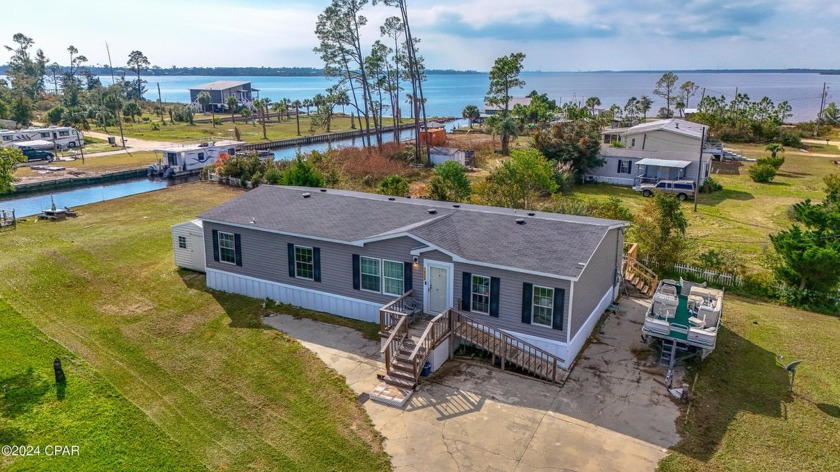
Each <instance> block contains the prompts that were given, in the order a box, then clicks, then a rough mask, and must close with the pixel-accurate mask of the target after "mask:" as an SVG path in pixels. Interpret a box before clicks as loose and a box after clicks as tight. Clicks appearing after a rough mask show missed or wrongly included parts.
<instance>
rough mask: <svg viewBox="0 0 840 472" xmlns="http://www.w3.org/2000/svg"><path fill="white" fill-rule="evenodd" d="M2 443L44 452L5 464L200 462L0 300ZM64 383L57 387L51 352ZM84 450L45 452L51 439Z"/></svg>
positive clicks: (168, 466)
mask: <svg viewBox="0 0 840 472" xmlns="http://www.w3.org/2000/svg"><path fill="white" fill-rule="evenodd" d="M0 345H2V346H3V349H2V351H0V385H3V386H4V390H5V393H4V395H3V397H2V398H0V444H3V445H11V444H15V445H29V446H32V447H35V446H40V453H41V455H40V456H39V455H33V456H28V457H11V456H5V457H3V456H0V469H3V470H9V471H11V470H70V469H73V468H78V470H196V469H200V468H202V467H203V465H202V464H201V463H200V462H199V461H198V460H197V459H196V458H195V457H194V456H193V455H191V454H189V452H188V451H187V450H186V449H185V448H184V446H183V445H181V444H179V443H178V442H176V441H174V440H173V439H172V438H171V437H169V436H167V435H166V434H165V433H164V431H162V430H161V428H160V427H158V425H156V424H155V423H154V422H153V421H151V419H150V418H149V417H147V416H146V415H145V414H144V413H143V412H142V411H141V410H140V409H139V408H137V407H136V406H135V405H133V404H132V403H131V402H129V401H128V400H126V399H125V398H124V397H123V396H121V395H120V393H119V392H118V391H117V390H116V389H115V388H114V387H113V386H112V385H111V384H109V383H108V382H107V381H106V380H105V379H104V378H102V375H100V374H99V373H98V372H96V371H95V370H94V369H93V368H92V367H91V366H90V365H89V364H88V363H87V362H85V361H84V360H82V359H80V358H79V357H77V356H76V355H74V354H73V353H71V352H69V351H68V350H67V349H64V348H63V347H62V346H61V345H59V344H58V343H56V342H55V341H53V340H51V339H49V338H48V337H46V336H45V335H44V334H43V333H42V332H40V331H38V329H37V328H35V327H34V326H33V325H32V324H31V323H30V322H29V321H27V320H26V319H25V318H23V317H22V316H21V315H20V314H19V313H17V312H16V311H15V310H13V309H12V308H11V307H10V306H9V305H8V304H6V303H5V302H2V301H0ZM56 357H57V358H59V359H61V361H62V366H63V369H64V372H65V374H66V375H67V379H68V380H67V383H66V384H65V385H64V386H57V385H56V383H55V378H54V375H53V368H52V363H53V359H55V358H56ZM48 444H51V445H54V444H61V445H67V446H78V447H79V455H78V456H77V457H74V456H58V457H47V456H46V454H47V450H46V447H45V446H46V445H48Z"/></svg>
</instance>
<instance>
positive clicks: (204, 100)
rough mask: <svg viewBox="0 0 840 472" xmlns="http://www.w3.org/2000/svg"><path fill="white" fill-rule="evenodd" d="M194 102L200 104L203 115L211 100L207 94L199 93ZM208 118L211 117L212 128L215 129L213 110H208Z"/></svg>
mask: <svg viewBox="0 0 840 472" xmlns="http://www.w3.org/2000/svg"><path fill="white" fill-rule="evenodd" d="M196 100H198V103H200V104H201V111H202V112H204V113H207V105H210V100H212V98H210V94H209V93H207V92H201V93H199V94H198V96H197V97H196ZM210 116H211V119H212V122H213V127H214V128H215V127H216V113H215V112H214V110H213V109H212V108H211V109H210Z"/></svg>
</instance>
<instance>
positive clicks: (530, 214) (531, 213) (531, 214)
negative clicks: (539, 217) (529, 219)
mask: <svg viewBox="0 0 840 472" xmlns="http://www.w3.org/2000/svg"><path fill="white" fill-rule="evenodd" d="M528 216H536V213H534V212H533V211H532V212H529V213H528Z"/></svg>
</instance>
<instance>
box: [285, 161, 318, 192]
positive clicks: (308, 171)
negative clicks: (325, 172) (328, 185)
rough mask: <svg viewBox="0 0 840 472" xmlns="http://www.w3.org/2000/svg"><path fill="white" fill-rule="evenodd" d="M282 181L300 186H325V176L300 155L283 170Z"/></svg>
mask: <svg viewBox="0 0 840 472" xmlns="http://www.w3.org/2000/svg"><path fill="white" fill-rule="evenodd" d="M282 183H283V185H296V186H299V187H323V185H324V178H323V177H322V176H321V174H320V173H319V172H318V171H317V170H315V168H314V167H312V165H310V164H309V163H308V162H306V161H305V160H304V159H303V158H302V157H300V156H298V158H297V160H296V161H294V162H293V163H292V165H290V166H289V168H288V169H287V170H286V171H285V172H283V179H282Z"/></svg>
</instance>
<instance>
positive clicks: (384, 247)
mask: <svg viewBox="0 0 840 472" xmlns="http://www.w3.org/2000/svg"><path fill="white" fill-rule="evenodd" d="M199 220H200V222H201V225H200V226H201V231H203V242H202V243H201V244H202V250H203V252H204V255H205V260H206V267H205V268H204V271H205V272H206V274H207V279H206V280H207V286H208V287H209V288H212V289H216V290H222V291H226V292H234V293H239V294H243V295H247V296H250V297H255V298H261V299H262V298H269V299H272V300H275V301H277V302H282V303H287V304H291V305H296V306H301V307H304V308H308V309H312V310H318V311H323V312H327V313H332V314H335V315H339V316H343V317H348V318H353V319H357V320H363V321H369V322H377V323H379V324H380V332H381V334H382V336H383V339H382V345H383V355H384V356H385V358H386V364H387V367H388V372H389V375H391V377H392V379H393V378H397V380H393V382H392V383H395V384H396V387H395V386H394V385H386V387H387V386H390V387H394V388H397V387H400V386H402V387H406V385H401V384H400V381H401V380H400V378H399V377H400V372H399V370H400V369H403V372H402V373H403V374H404V377H405V378H404V379H402V381H404V382H406V383H407V384H411V385H408V388H410V387H413V385H415V384H413V383H412V382H411V380H410V379H411V378H414V379H415V381H416V380H417V379H419V375H420V369H422V367H423V366H424V362H425V361H426V360H428V361H429V362H430V367H431V370H434V369H436V368H437V367H439V366H440V364H441V363H442V362H443V361H444V360H445V359H446V358H448V357H449V356H450V355H451V353H452V351H453V350H454V348H455V347H457V345H458V344H460V343H469V344H471V345H474V346H479V347H482V348H484V349H487V350H489V351H491V352H493V354H494V358H495V359H502V366H503V367H504V366H505V365H508V366H511V365H513V366H518V368H520V369H522V370H525V371H529V372H531V373H532V374H533V375H536V376H539V377H542V378H545V379H549V380H552V379H554V380H556V379H558V378H559V375H560V373H561V371H562V369H566V368H568V367H569V366H570V365H571V363H572V362H573V361H574V359H575V357H576V356H577V355H578V353H579V352H580V350H581V348H582V347H583V345H584V343H585V341H586V339H587V338H588V337H589V335H590V334H591V332H592V330H593V329H594V327H595V325H596V323H597V322H598V320H599V319H600V318H601V315H602V314H603V313H604V311H605V309H607V308H608V307H609V306H610V305H611V304H612V303H613V302H614V300H615V299H616V297H617V296H618V284H619V280H620V271H621V262H622V255H623V243H624V232H625V231H626V228H627V226H628V223H627V222H624V221H615V220H605V219H598V218H588V217H581V216H572V215H563V214H556V213H545V212H537V211H524V210H515V209H510V208H495V207H486V206H480V205H471V204H459V203H451V202H438V201H430V200H418V199H411V198H400V197H390V196H385V195H376V194H367V193H360V192H350V191H341V190H333V189H312V188H299V187H280V186H270V185H263V186H260V187H259V188H257V189H255V190H252V191H250V192H248V193H245V194H243V195H242V196H240V197H238V198H235V199H233V200H231V201H229V202H227V203H224V204H222V205H219V206H218V207H216V208H213V209H211V210H209V211H207V212H205V213H204V214H202V215H200V216H199ZM193 226H196V224H195V223H193ZM182 229H183V228H181V227H180V226H176V227H175V229H174V231H173V247H174V250H175V251H176V257H175V260H176V263H178V264H181V265H182V267H191V266H188V265H184V264H183V263H182V262H180V261H188V262H190V264H194V261H196V260H200V258H197V257H196V256H195V254H194V252H192V251H194V249H195V248H191V247H189V246H190V245H191V244H193V243H192V242H191V241H192V240H191V239H189V238H185V237H184V234H183V232H182ZM175 238H178V239H177V240H176V239H175ZM179 250H180V251H185V252H184V254H177V252H178V251H179ZM193 268H194V267H193ZM424 316H425V318H424V319H425V320H426V323H428V327H427V328H426V329H425V331H424V336H425V337H420V336H419V335H418V336H414V337H412V336H409V335H408V333H409V327H410V326H411V327H413V326H414V321H413V319H414V318H415V317H417V318H423V317H424ZM412 353H413V357H411V356H410V354H412ZM400 355H402V356H403V357H404V358H403V359H402V360H401V361H399V360H398V358H399V356H400ZM418 359H419V360H418ZM505 359H507V363H506V361H505ZM420 360H422V361H424V362H420ZM412 366H413V367H412ZM418 366H419V367H418ZM412 368H413V370H412ZM392 371H395V372H392ZM406 371H408V372H407V373H406ZM392 374H393V375H392ZM409 374H410V375H409Z"/></svg>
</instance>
